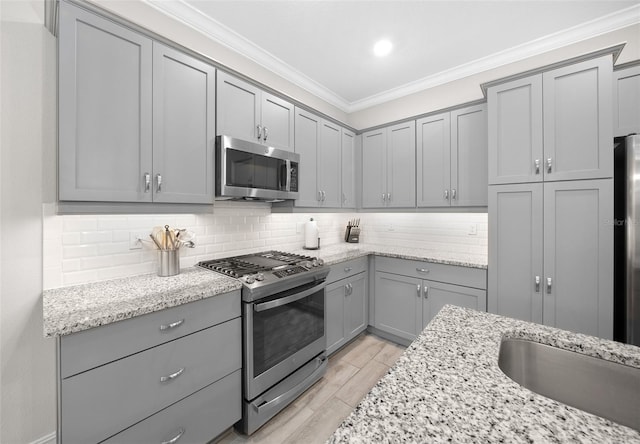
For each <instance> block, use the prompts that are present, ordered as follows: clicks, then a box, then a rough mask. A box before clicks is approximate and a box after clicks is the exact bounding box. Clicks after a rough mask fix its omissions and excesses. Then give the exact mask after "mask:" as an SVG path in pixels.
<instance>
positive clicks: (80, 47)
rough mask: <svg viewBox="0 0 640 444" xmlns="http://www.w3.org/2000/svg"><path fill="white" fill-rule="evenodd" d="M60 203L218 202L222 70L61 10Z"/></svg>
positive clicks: (73, 10)
mask: <svg viewBox="0 0 640 444" xmlns="http://www.w3.org/2000/svg"><path fill="white" fill-rule="evenodd" d="M58 45H59V63H58V70H59V95H58V96H59V100H58V106H59V109H58V116H59V120H58V125H59V143H58V144H59V150H58V156H59V157H58V169H59V171H58V180H59V196H58V197H59V200H61V201H91V202H171V203H211V202H213V198H214V189H213V183H214V180H213V172H214V164H213V162H214V146H213V144H214V131H213V128H214V127H213V125H214V122H215V101H214V100H215V81H214V79H215V68H213V67H212V66H211V65H208V64H205V63H203V62H201V61H199V60H196V59H194V58H192V57H190V56H187V55H186V54H182V53H180V52H178V51H175V50H173V49H170V48H168V47H165V46H163V45H161V44H159V43H157V42H154V41H152V40H151V39H149V38H147V37H145V36H143V35H141V34H138V33H136V32H134V31H132V30H130V29H128V28H126V27H124V26H121V25H118V24H116V23H114V22H112V21H110V20H107V19H104V18H102V17H100V16H98V15H95V14H93V13H91V12H88V11H86V10H84V9H82V8H80V7H76V6H74V5H72V4H70V3H67V2H61V4H60V30H59V37H58Z"/></svg>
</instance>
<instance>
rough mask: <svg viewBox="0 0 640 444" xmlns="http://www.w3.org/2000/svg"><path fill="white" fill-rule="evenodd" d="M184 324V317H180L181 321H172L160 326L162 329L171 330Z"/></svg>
mask: <svg viewBox="0 0 640 444" xmlns="http://www.w3.org/2000/svg"><path fill="white" fill-rule="evenodd" d="M182 324H184V319H180V320H179V321H176V322H172V323H171V324H162V325H161V326H160V331H167V330H171V329H174V328H176V327H180V326H181V325H182Z"/></svg>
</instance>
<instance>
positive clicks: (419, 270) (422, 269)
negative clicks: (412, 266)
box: [416, 268, 429, 273]
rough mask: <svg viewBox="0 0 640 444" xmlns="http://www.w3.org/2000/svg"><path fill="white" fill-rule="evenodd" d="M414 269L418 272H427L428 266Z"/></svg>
mask: <svg viewBox="0 0 640 444" xmlns="http://www.w3.org/2000/svg"><path fill="white" fill-rule="evenodd" d="M416 271H417V272H418V273H429V269H428V268H416Z"/></svg>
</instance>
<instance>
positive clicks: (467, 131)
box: [416, 104, 488, 207]
mask: <svg viewBox="0 0 640 444" xmlns="http://www.w3.org/2000/svg"><path fill="white" fill-rule="evenodd" d="M486 114H487V113H486V105H485V104H481V105H474V106H470V107H467V108H461V109H457V110H454V111H451V112H446V113H442V114H436V115H433V116H427V117H424V118H422V119H418V120H417V121H416V131H417V156H416V165H417V187H416V188H417V206H418V207H448V206H463V207H470V206H486V205H487V192H486V190H487V183H488V182H487V115H486Z"/></svg>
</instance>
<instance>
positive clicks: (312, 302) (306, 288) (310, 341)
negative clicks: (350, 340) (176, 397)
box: [198, 251, 329, 434]
mask: <svg viewBox="0 0 640 444" xmlns="http://www.w3.org/2000/svg"><path fill="white" fill-rule="evenodd" d="M198 265H199V266H200V267H203V268H207V269H209V270H213V271H216V272H218V273H223V274H226V275H228V276H231V277H234V278H237V279H239V280H240V281H241V282H242V284H243V288H242V305H243V307H242V326H243V338H242V342H243V397H244V401H243V412H242V421H241V422H240V423H239V424H238V427H239V428H240V430H242V431H243V432H244V433H247V434H252V433H253V432H255V431H256V430H257V429H258V428H260V427H261V426H262V425H263V424H264V423H265V422H267V421H268V420H269V419H271V418H272V417H273V416H274V415H275V414H276V413H278V412H279V411H280V410H282V409H283V408H284V407H286V406H287V404H289V403H290V402H291V401H293V400H294V399H296V398H297V397H298V396H299V395H300V394H301V393H302V392H304V391H305V390H306V389H307V388H309V387H310V386H311V385H313V384H314V383H315V382H316V381H317V380H318V379H320V378H321V377H322V375H323V374H324V372H325V371H326V366H327V358H326V353H325V350H326V336H325V331H326V324H325V286H326V283H325V279H326V277H327V275H328V274H329V267H326V266H325V265H324V263H323V261H322V260H321V259H316V258H314V257H310V256H302V255H297V254H290V253H282V252H279V251H267V252H263V253H256V254H249V255H245V256H236V257H231V258H225V259H218V260H211V261H203V262H200V263H198Z"/></svg>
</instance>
